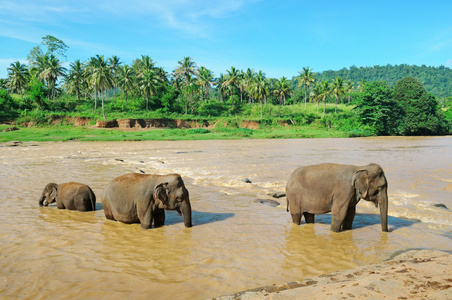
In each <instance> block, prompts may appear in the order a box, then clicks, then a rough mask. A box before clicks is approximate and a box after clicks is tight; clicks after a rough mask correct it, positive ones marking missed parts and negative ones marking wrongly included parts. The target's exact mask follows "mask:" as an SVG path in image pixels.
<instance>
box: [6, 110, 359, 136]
mask: <svg viewBox="0 0 452 300" xmlns="http://www.w3.org/2000/svg"><path fill="white" fill-rule="evenodd" d="M81 103H83V102H81ZM352 108H353V107H352V106H349V105H345V104H338V109H337V115H335V114H334V110H335V105H334V104H331V103H329V104H327V107H326V112H325V118H323V106H322V105H320V106H319V110H318V111H317V104H314V103H308V105H307V109H305V106H304V103H301V104H296V105H288V106H283V107H281V118H279V107H278V106H277V105H271V104H266V105H264V107H263V118H262V119H261V117H260V105H259V104H252V105H249V104H244V105H243V109H242V111H241V113H240V115H232V116H228V117H221V118H213V117H202V116H199V115H179V114H175V113H173V114H169V115H162V114H161V113H159V112H158V111H141V112H138V111H136V112H132V111H128V112H118V111H116V112H109V111H108V109H106V116H107V119H109V120H112V119H127V118H129V119H160V118H167V119H180V120H199V121H201V120H207V121H209V123H210V124H215V123H216V126H215V128H210V129H206V128H192V129H174V128H167V129H148V130H137V131H132V130H127V131H121V130H119V129H102V128H96V127H95V126H93V125H94V124H95V122H96V120H101V119H103V118H102V115H101V110H100V109H98V111H97V113H96V114H94V113H93V112H92V111H91V112H89V111H84V112H81V111H79V113H77V111H71V112H58V113H55V112H48V111H39V110H30V111H28V112H26V113H23V114H22V115H21V117H19V118H18V119H17V120H15V124H16V125H0V142H8V141H15V140H17V141H23V142H27V141H36V142H44V141H70V140H80V141H145V140H224V139H244V138H249V139H278V138H280V139H289V138H328V137H349V136H365V135H368V134H367V133H366V132H361V131H360V128H356V126H355V124H354V123H353V122H349V123H350V124H349V126H348V127H346V126H344V125H343V124H344V121H342V120H348V119H350V118H349V116H350V115H352V114H351V110H352ZM65 117H88V118H90V119H91V121H90V125H87V126H79V127H74V126H72V125H71V124H64V122H63V124H58V125H50V124H51V120H52V119H54V118H65ZM30 121H31V122H34V123H35V124H38V125H35V126H32V127H24V126H20V125H18V124H24V123H25V122H30ZM243 121H257V122H259V123H260V126H259V128H258V129H249V128H242V122H243ZM327 122H328V124H330V125H331V124H332V125H333V126H332V128H328V127H327V126H326V123H327ZM284 124H289V126H285V125H284ZM12 126H16V127H18V128H19V130H17V131H9V132H3V131H4V130H5V129H6V128H8V127H12Z"/></svg>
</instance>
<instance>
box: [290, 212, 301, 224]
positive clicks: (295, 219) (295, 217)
mask: <svg viewBox="0 0 452 300" xmlns="http://www.w3.org/2000/svg"><path fill="white" fill-rule="evenodd" d="M291 215H292V222H293V223H294V224H297V225H300V223H301V214H300V213H295V214H291Z"/></svg>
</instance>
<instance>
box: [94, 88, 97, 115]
mask: <svg viewBox="0 0 452 300" xmlns="http://www.w3.org/2000/svg"><path fill="white" fill-rule="evenodd" d="M96 111H97V91H96V90H95V91H94V113H96Z"/></svg>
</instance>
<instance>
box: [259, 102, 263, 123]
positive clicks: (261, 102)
mask: <svg viewBox="0 0 452 300" xmlns="http://www.w3.org/2000/svg"><path fill="white" fill-rule="evenodd" d="M259 102H260V103H261V119H262V116H263V113H262V110H263V107H262V99H259Z"/></svg>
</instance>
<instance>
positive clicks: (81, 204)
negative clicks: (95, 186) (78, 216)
mask: <svg viewBox="0 0 452 300" xmlns="http://www.w3.org/2000/svg"><path fill="white" fill-rule="evenodd" d="M89 201H90V199H86V198H85V197H83V196H77V197H75V199H74V205H75V209H76V210H78V211H88V210H90V209H89V207H91V204H90V203H88V202H89Z"/></svg>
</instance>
